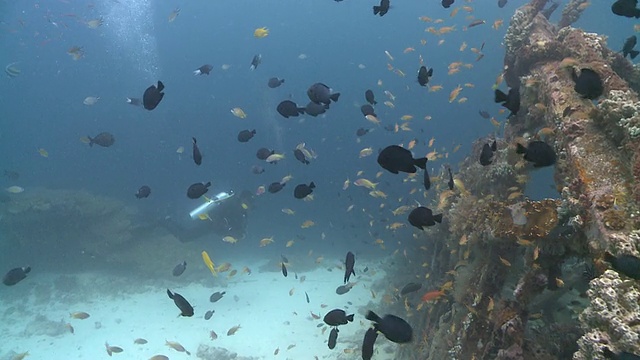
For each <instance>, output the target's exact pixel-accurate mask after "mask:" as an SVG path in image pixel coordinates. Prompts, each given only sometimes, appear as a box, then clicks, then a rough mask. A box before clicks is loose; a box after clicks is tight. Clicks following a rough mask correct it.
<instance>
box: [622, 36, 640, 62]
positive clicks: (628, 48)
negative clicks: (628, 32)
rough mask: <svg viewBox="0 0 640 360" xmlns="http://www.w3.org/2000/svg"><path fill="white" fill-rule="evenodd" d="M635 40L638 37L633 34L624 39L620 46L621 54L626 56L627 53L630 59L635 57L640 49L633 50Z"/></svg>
mask: <svg viewBox="0 0 640 360" xmlns="http://www.w3.org/2000/svg"><path fill="white" fill-rule="evenodd" d="M637 42H638V38H637V37H636V36H635V35H633V36H630V37H629V38H627V40H625V41H624V45H623V46H622V56H624V57H627V55H630V56H631V59H635V58H636V56H638V54H640V51H637V50H633V48H634V47H635V46H636V43H637Z"/></svg>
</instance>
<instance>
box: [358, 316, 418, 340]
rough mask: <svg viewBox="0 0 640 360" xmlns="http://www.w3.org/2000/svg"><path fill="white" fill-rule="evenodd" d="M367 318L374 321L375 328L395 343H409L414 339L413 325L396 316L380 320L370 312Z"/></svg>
mask: <svg viewBox="0 0 640 360" xmlns="http://www.w3.org/2000/svg"><path fill="white" fill-rule="evenodd" d="M365 318H366V319H367V320H370V321H373V322H374V324H373V327H374V328H375V329H376V330H377V331H379V332H381V333H382V334H384V336H385V337H386V338H387V339H389V341H393V342H394V343H398V344H402V343H408V342H410V341H411V338H412V337H413V329H411V325H409V324H408V323H407V322H406V321H404V320H403V319H401V318H399V317H397V316H395V315H390V314H387V315H385V316H384V318H380V317H379V316H378V315H376V313H374V312H373V311H371V310H369V311H368V312H367V315H366V316H365Z"/></svg>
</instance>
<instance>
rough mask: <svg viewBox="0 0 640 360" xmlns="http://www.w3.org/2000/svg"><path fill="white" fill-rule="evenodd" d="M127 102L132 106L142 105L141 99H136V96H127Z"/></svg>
mask: <svg viewBox="0 0 640 360" xmlns="http://www.w3.org/2000/svg"><path fill="white" fill-rule="evenodd" d="M127 104H129V105H133V106H140V105H142V100H141V99H138V98H130V97H128V98H127Z"/></svg>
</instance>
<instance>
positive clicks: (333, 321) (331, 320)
mask: <svg viewBox="0 0 640 360" xmlns="http://www.w3.org/2000/svg"><path fill="white" fill-rule="evenodd" d="M323 320H324V323H325V324H327V325H329V326H338V325H346V324H347V323H349V322H352V321H353V314H351V315H347V313H346V312H344V310H342V309H333V310H331V311H329V312H328V313H327V314H326V315H325V316H324V319H323Z"/></svg>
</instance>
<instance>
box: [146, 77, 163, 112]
mask: <svg viewBox="0 0 640 360" xmlns="http://www.w3.org/2000/svg"><path fill="white" fill-rule="evenodd" d="M162 90H164V84H163V83H162V81H159V80H158V87H156V86H155V85H151V86H149V87H148V88H147V90H145V91H144V95H143V96H142V104H143V105H144V108H145V109H147V110H153V109H155V108H156V106H158V104H160V101H162V98H163V97H164V93H163V92H162Z"/></svg>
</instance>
